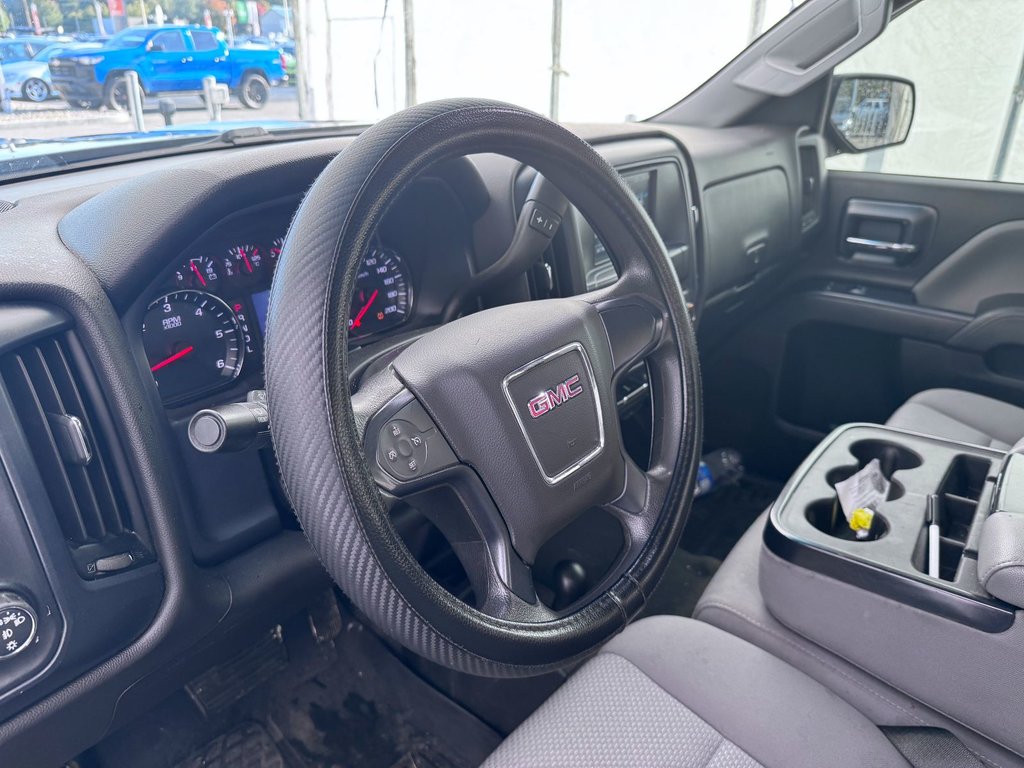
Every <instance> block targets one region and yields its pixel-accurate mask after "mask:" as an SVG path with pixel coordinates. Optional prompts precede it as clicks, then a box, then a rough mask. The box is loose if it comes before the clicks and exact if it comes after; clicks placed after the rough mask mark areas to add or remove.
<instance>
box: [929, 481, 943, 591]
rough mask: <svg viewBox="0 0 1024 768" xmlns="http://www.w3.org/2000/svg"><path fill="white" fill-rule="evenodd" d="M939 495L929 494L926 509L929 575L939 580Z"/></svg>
mask: <svg viewBox="0 0 1024 768" xmlns="http://www.w3.org/2000/svg"><path fill="white" fill-rule="evenodd" d="M939 522H940V521H939V495H938V494H937V493H932V494H929V496H928V504H927V506H926V507H925V524H926V525H927V526H928V575H929V576H932V577H933V578H936V579H937V578H939Z"/></svg>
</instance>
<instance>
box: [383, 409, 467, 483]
mask: <svg viewBox="0 0 1024 768" xmlns="http://www.w3.org/2000/svg"><path fill="white" fill-rule="evenodd" d="M377 456H378V463H379V464H380V466H381V469H383V470H384V471H385V472H387V473H388V474H389V475H391V477H392V478H394V479H395V480H398V481H402V482H408V481H410V480H415V479H416V478H419V477H422V476H425V475H429V474H431V473H432V472H436V471H437V470H439V469H443V468H444V467H447V466H450V465H452V464H454V463H455V462H456V459H455V454H454V453H452V449H451V448H450V447H449V446H448V442H447V441H446V440H445V439H444V437H443V436H442V435H441V433H440V432H438V431H437V427H436V426H435V425H434V422H433V420H432V419H431V418H430V416H428V415H427V412H426V411H425V410H423V406H421V405H420V404H419V403H418V402H417V401H415V400H414V401H412V402H411V403H409V404H407V405H405V406H404V407H402V408H401V409H400V410H399V411H398V412H397V413H396V414H395V416H394V417H393V418H391V419H390V420H388V421H387V422H386V423H385V424H384V426H383V427H381V429H380V433H379V434H378V437H377Z"/></svg>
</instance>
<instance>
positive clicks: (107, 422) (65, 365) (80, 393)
mask: <svg viewBox="0 0 1024 768" xmlns="http://www.w3.org/2000/svg"><path fill="white" fill-rule="evenodd" d="M0 376H2V377H3V382H4V384H5V385H6V388H7V391H8V394H9V395H10V397H11V400H12V403H13V405H14V410H15V412H16V413H17V417H18V419H19V421H20V422H21V427H22V431H23V432H24V434H25V439H26V442H27V443H28V447H29V449H30V450H31V453H32V456H33V458H34V459H35V463H36V466H37V467H38V470H39V473H40V475H41V477H42V480H43V483H44V485H45V487H46V491H47V494H48V495H49V497H50V503H51V505H52V507H53V509H54V512H55V514H56V516H57V521H58V523H59V524H60V528H61V531H62V532H63V534H64V538H65V540H66V542H67V544H68V547H69V549H70V550H71V553H72V558H73V560H74V561H75V565H76V567H77V568H78V570H79V572H80V573H81V575H82V576H84V577H86V578H96V577H98V576H104V575H107V574H110V573H114V572H117V571H121V570H125V569H127V568H130V567H133V566H136V565H139V564H141V563H144V562H149V561H152V559H153V558H152V555H151V553H150V552H149V550H148V549H147V547H146V546H145V545H144V544H143V542H142V540H141V538H140V536H139V535H138V526H137V525H136V524H135V521H141V515H140V514H139V512H140V510H139V503H138V498H137V496H136V494H135V487H134V484H133V483H132V482H131V480H130V474H129V472H128V468H127V464H126V462H125V458H124V455H123V453H122V452H121V450H120V446H119V445H118V443H117V439H116V433H115V430H114V426H113V422H112V421H111V419H110V414H109V412H108V410H107V407H106V403H105V402H104V401H103V398H102V396H101V395H100V390H99V388H98V386H97V383H96V379H95V377H94V375H93V372H92V369H91V366H89V364H88V361H87V358H86V357H85V353H84V350H83V349H82V347H81V345H80V344H79V342H78V340H77V338H75V336H74V335H73V334H71V333H62V334H58V335H54V336H49V337H46V338H43V339H39V340H37V341H34V342H33V343H30V344H26V345H24V346H21V347H18V348H16V349H15V350H14V351H12V352H8V353H6V354H5V355H3V356H2V357H0Z"/></svg>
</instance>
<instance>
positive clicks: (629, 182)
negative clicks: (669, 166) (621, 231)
mask: <svg viewBox="0 0 1024 768" xmlns="http://www.w3.org/2000/svg"><path fill="white" fill-rule="evenodd" d="M622 178H623V179H624V180H625V181H626V186H627V187H629V190H630V191H631V192H632V193H633V195H634V196H635V197H636V199H637V202H639V203H640V205H641V206H642V207H643V209H644V210H645V211H647V213H649V214H651V215H653V213H654V211H653V210H652V209H653V207H654V199H653V197H654V196H653V195H652V194H651V190H652V188H653V187H654V171H644V172H643V173H630V174H625V175H623V177H622Z"/></svg>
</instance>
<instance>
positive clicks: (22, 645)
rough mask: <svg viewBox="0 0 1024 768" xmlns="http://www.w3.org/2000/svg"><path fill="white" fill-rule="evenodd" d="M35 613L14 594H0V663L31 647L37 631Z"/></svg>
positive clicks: (23, 600) (24, 601)
mask: <svg viewBox="0 0 1024 768" xmlns="http://www.w3.org/2000/svg"><path fill="white" fill-rule="evenodd" d="M38 628H39V627H38V622H37V620H36V612H35V611H34V610H32V606H31V605H29V604H28V602H27V601H26V600H25V599H24V598H23V597H21V596H20V595H17V594H15V593H14V592H0V661H6V660H7V659H9V658H11V657H13V656H17V655H18V654H19V653H21V652H22V651H24V650H25V649H26V648H28V647H29V646H31V645H32V643H33V641H35V639H36V632H37V630H38Z"/></svg>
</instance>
